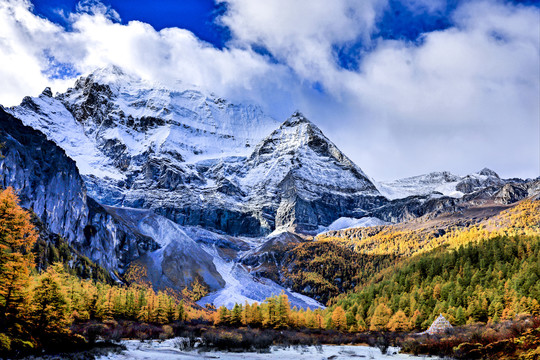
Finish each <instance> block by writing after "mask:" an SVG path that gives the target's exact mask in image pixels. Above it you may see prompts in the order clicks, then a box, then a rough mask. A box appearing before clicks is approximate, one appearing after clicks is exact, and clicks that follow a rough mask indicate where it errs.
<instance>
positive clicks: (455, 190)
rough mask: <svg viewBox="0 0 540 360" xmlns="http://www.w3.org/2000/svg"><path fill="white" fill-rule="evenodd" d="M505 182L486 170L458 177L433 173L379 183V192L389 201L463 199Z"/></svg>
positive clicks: (444, 173) (443, 173)
mask: <svg viewBox="0 0 540 360" xmlns="http://www.w3.org/2000/svg"><path fill="white" fill-rule="evenodd" d="M504 184H505V180H502V179H501V178H499V175H497V173H496V172H494V171H493V170H490V169H487V168H484V169H482V170H480V171H478V172H476V173H474V174H470V175H466V176H463V177H461V176H457V175H454V174H451V173H449V172H448V171H442V172H432V173H429V174H426V175H418V176H413V177H409V178H404V179H399V180H394V181H387V182H380V183H377V184H376V185H377V188H378V189H379V191H380V192H381V193H382V194H383V195H384V196H386V197H387V198H388V199H391V200H395V199H402V198H406V197H408V196H425V195H430V194H439V195H444V196H450V197H454V198H461V197H463V195H465V194H470V193H472V192H474V191H477V190H480V189H483V188H486V187H489V186H501V185H504Z"/></svg>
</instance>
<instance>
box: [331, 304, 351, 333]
mask: <svg viewBox="0 0 540 360" xmlns="http://www.w3.org/2000/svg"><path fill="white" fill-rule="evenodd" d="M332 325H333V327H334V329H336V330H339V331H346V330H347V329H348V328H347V319H346V317H345V311H344V310H343V308H342V307H341V306H336V308H335V309H334V311H333V312H332Z"/></svg>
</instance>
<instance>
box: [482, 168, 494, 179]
mask: <svg viewBox="0 0 540 360" xmlns="http://www.w3.org/2000/svg"><path fill="white" fill-rule="evenodd" d="M477 174H478V175H484V176H492V177H495V178H497V179H499V174H497V173H496V172H495V171H493V170H491V169H488V168H483V169H482V170H480V171H478V172H477Z"/></svg>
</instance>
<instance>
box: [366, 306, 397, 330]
mask: <svg viewBox="0 0 540 360" xmlns="http://www.w3.org/2000/svg"><path fill="white" fill-rule="evenodd" d="M391 316H392V310H391V309H390V308H389V307H388V306H386V304H384V303H380V304H379V305H377V307H376V308H375V312H374V313H373V316H372V317H371V323H370V326H369V329H370V330H376V331H381V330H386V329H387V328H388V322H389V321H390V317H391Z"/></svg>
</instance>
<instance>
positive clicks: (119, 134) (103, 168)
mask: <svg viewBox="0 0 540 360" xmlns="http://www.w3.org/2000/svg"><path fill="white" fill-rule="evenodd" d="M9 111H10V112H11V113H12V114H13V115H14V116H16V117H18V118H20V119H22V120H23V122H24V123H25V124H26V125H29V126H32V127H34V128H36V129H38V130H40V131H42V132H43V133H45V134H46V135H47V137H48V138H49V139H51V140H53V141H54V142H56V143H57V144H58V145H59V146H60V147H62V148H63V149H64V150H65V151H66V153H67V155H68V156H70V157H71V158H73V159H74V160H75V161H76V163H77V167H78V168H79V170H80V172H81V174H82V175H83V178H84V180H85V184H86V187H87V189H88V193H89V195H90V196H91V197H92V198H94V199H95V200H97V201H98V202H99V203H101V204H104V205H109V206H116V207H122V206H124V207H133V208H145V209H152V210H154V211H156V212H157V213H159V214H161V215H163V216H165V217H167V218H169V219H171V220H173V221H174V222H176V223H178V224H180V225H201V226H204V227H207V228H211V229H215V230H218V231H221V232H224V233H227V234H232V235H249V236H260V235H263V234H267V233H270V232H271V231H273V230H274V229H275V228H276V227H290V226H293V227H294V226H297V227H298V230H299V231H315V230H316V229H317V228H318V226H319V225H323V226H326V225H329V224H330V223H331V222H332V221H334V220H335V219H337V218H339V217H341V216H351V217H360V216H363V215H364V213H365V210H367V209H370V208H372V207H374V206H377V205H379V204H380V203H381V202H384V201H385V199H384V198H383V197H381V196H380V194H379V192H378V190H377V189H376V188H375V186H374V185H373V183H372V182H371V181H370V180H369V178H368V177H367V176H366V175H365V174H364V173H363V172H362V170H361V169H359V168H358V167H357V166H356V165H355V164H354V163H352V162H351V161H350V160H349V159H348V158H347V157H346V156H345V155H343V154H342V153H341V152H340V151H339V149H337V147H336V146H335V145H334V144H333V143H332V142H330V140H328V139H327V138H326V137H325V136H324V135H323V134H322V132H321V131H320V130H319V129H318V128H317V127H316V126H315V125H313V124H312V123H311V122H310V121H308V120H307V119H306V118H304V117H303V116H302V115H301V114H299V113H297V114H294V115H293V116H292V117H291V118H290V119H289V120H287V121H285V122H284V123H283V124H282V125H281V126H279V124H278V122H276V121H275V120H274V119H272V118H270V117H268V116H266V115H264V113H263V112H262V111H261V109H260V108H258V107H256V106H252V105H234V104H230V103H228V102H227V101H225V100H223V99H220V98H217V97H215V96H213V95H205V94H203V93H202V92H199V91H197V90H188V89H181V85H179V88H178V89H169V88H164V87H162V86H160V85H159V84H151V83H148V82H145V81H143V80H141V79H139V78H136V77H134V76H133V75H129V74H126V73H125V72H123V71H122V70H120V69H119V68H116V67H110V68H106V69H100V70H98V71H96V72H94V73H93V74H90V75H88V76H86V77H81V78H80V79H79V80H77V82H76V83H75V86H74V87H73V88H70V89H68V90H67V92H65V93H63V94H58V95H56V96H54V97H53V96H52V93H51V91H50V89H46V90H45V91H44V92H43V93H42V94H41V95H40V96H38V97H35V98H30V97H26V98H25V99H24V100H23V102H22V103H21V105H20V106H17V107H14V108H11V109H9ZM278 126H279V127H278ZM276 128H277V130H276Z"/></svg>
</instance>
